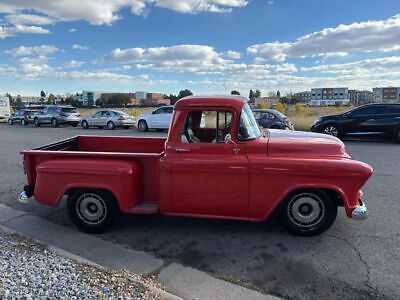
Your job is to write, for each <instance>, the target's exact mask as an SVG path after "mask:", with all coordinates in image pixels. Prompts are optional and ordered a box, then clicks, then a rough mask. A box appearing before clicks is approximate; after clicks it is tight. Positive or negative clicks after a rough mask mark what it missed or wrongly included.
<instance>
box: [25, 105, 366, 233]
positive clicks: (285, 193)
mask: <svg viewBox="0 0 400 300" xmlns="http://www.w3.org/2000/svg"><path fill="white" fill-rule="evenodd" d="M21 153H22V154H23V156H24V166H25V170H26V175H27V180H28V183H27V185H26V186H25V187H24V191H23V192H22V193H21V195H20V201H27V200H28V198H29V197H31V196H34V198H35V199H36V201H37V202H39V203H41V204H46V205H50V206H56V205H58V204H59V202H60V201H61V199H62V198H63V196H64V195H67V196H68V200H67V208H68V213H69V215H70V217H71V219H72V221H73V222H74V224H75V225H76V226H77V227H78V228H79V229H81V230H83V231H86V232H89V233H99V232H104V231H105V230H107V229H109V228H110V227H111V225H112V224H113V223H114V222H115V221H116V220H117V217H118V215H119V213H121V212H122V213H130V214H156V213H160V214H163V215H168V216H187V217H204V218H220V219H236V220H248V221H263V220H265V219H266V218H268V217H269V216H270V215H271V214H272V213H273V212H275V211H276V213H277V214H278V215H279V217H280V220H281V221H282V224H283V226H284V227H285V228H286V229H288V230H289V231H290V232H291V233H294V234H298V235H316V234H319V233H321V232H323V231H325V230H327V229H328V228H329V227H330V226H331V225H332V223H333V222H334V220H335V218H336V215H337V207H338V206H344V208H345V211H346V214H347V216H348V217H350V218H353V219H364V218H366V217H367V214H368V212H367V209H366V207H365V205H364V203H363V201H362V200H361V196H362V192H361V188H362V186H363V185H364V184H365V182H366V181H367V180H368V178H369V177H370V176H371V174H372V168H371V167H370V166H369V165H367V164H365V163H362V162H359V161H356V160H353V159H351V157H350V155H349V154H348V153H347V152H346V149H345V146H344V144H343V143H342V142H341V141H340V140H339V139H337V138H335V137H332V136H328V135H323V134H317V133H305V132H293V131H284V130H268V131H265V132H262V131H261V130H260V128H259V127H258V125H257V123H256V120H255V119H254V116H253V114H252V112H251V110H250V107H249V105H248V104H247V100H246V99H245V98H241V97H187V98H184V99H182V100H180V101H178V102H177V104H176V105H175V108H174V114H173V118H172V123H171V126H170V130H169V134H168V137H167V138H142V137H140V138H136V137H111V136H76V137H73V138H70V139H68V140H64V141H60V142H56V143H53V144H50V145H46V146H43V147H40V148H37V149H34V150H24V151H22V152H21Z"/></svg>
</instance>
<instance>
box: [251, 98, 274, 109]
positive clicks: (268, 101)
mask: <svg viewBox="0 0 400 300" xmlns="http://www.w3.org/2000/svg"><path fill="white" fill-rule="evenodd" d="M277 103H279V98H278V97H261V98H255V99H254V105H255V107H264V106H266V107H271V106H272V105H274V104H277Z"/></svg>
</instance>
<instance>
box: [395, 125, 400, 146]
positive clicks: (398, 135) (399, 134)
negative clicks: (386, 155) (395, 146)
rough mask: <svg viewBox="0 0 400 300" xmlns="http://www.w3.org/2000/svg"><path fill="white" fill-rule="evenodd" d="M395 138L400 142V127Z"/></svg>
mask: <svg viewBox="0 0 400 300" xmlns="http://www.w3.org/2000/svg"><path fill="white" fill-rule="evenodd" d="M394 139H395V141H396V142H398V143H400V128H398V129H397V131H396V135H395V137H394Z"/></svg>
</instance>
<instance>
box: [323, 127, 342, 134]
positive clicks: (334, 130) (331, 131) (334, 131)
mask: <svg viewBox="0 0 400 300" xmlns="http://www.w3.org/2000/svg"><path fill="white" fill-rule="evenodd" d="M324 133H325V134H329V135H333V136H338V135H339V130H338V128H337V127H336V126H333V125H331V126H327V127H325V129H324Z"/></svg>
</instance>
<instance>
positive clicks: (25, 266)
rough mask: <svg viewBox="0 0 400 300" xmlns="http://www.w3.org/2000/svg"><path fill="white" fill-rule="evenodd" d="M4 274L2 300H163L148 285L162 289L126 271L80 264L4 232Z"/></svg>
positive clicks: (0, 261) (0, 256) (0, 259)
mask: <svg viewBox="0 0 400 300" xmlns="http://www.w3.org/2000/svg"><path fill="white" fill-rule="evenodd" d="M0 274H1V276H0V299H3V298H12V299H15V298H24V299H37V298H52V299H54V298H56V299H60V298H63V299H67V298H68V299H82V298H85V299H108V298H112V299H115V298H118V299H159V296H158V295H157V294H155V293H154V292H150V291H149V289H148V288H147V287H146V285H151V286H154V287H157V288H160V287H161V286H160V285H159V284H158V283H156V282H154V281H153V280H152V279H151V278H143V277H141V276H139V275H135V274H132V273H130V272H128V271H126V270H117V271H110V270H106V269H103V268H97V267H94V266H90V265H87V264H82V263H77V262H75V261H74V260H72V259H69V258H66V257H63V256H60V255H58V254H57V253H56V252H55V251H54V250H51V249H47V248H46V247H45V246H43V245H41V244H39V243H37V242H34V241H32V240H29V239H26V238H24V237H22V236H20V235H16V234H3V233H0ZM144 283H145V284H146V285H145V284H144Z"/></svg>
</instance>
